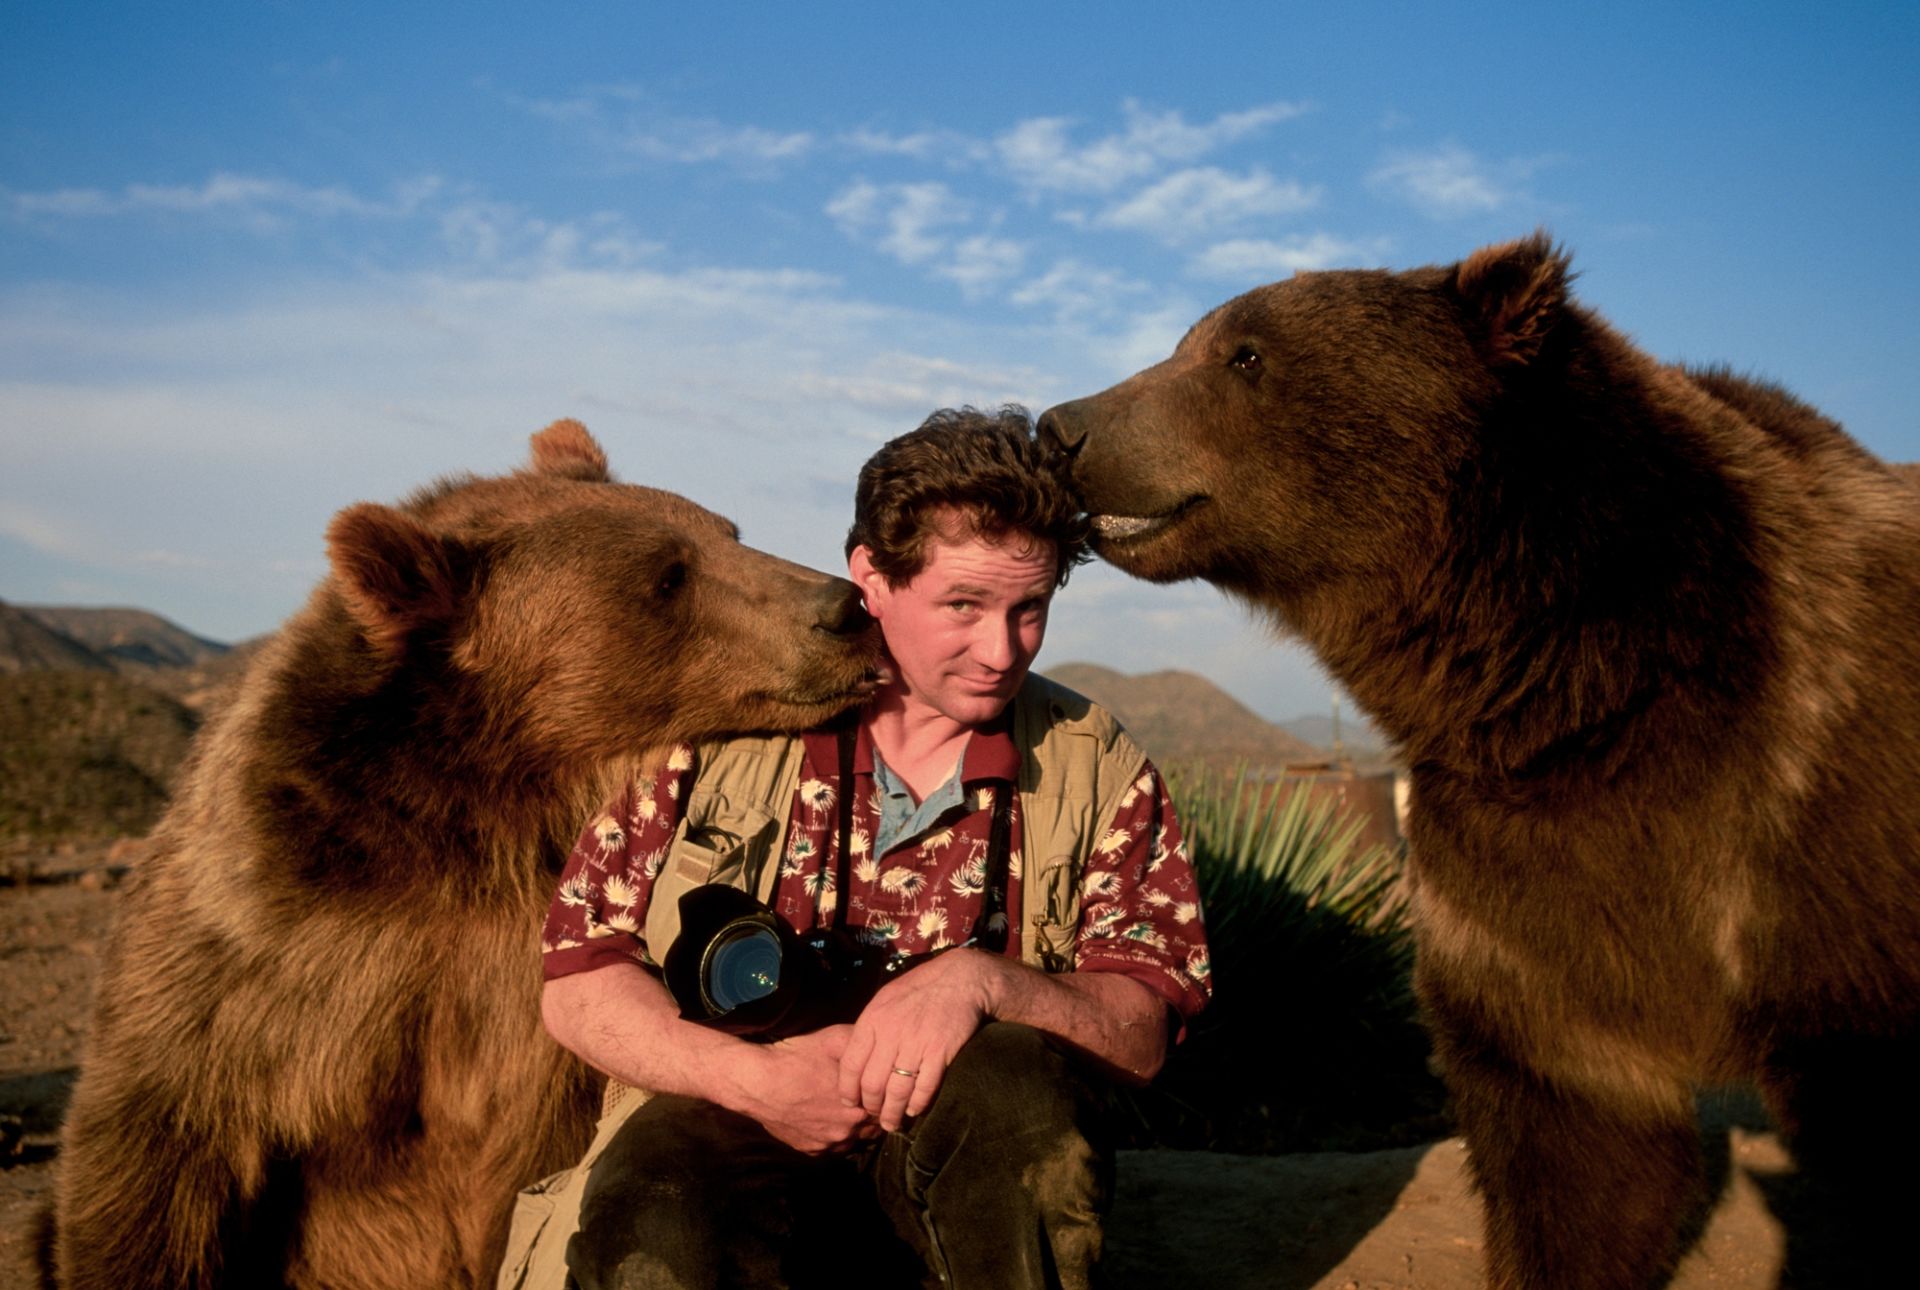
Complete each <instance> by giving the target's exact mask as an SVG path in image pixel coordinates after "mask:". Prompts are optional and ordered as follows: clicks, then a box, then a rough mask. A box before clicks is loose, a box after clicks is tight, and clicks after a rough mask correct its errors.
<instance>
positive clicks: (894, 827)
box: [873, 748, 967, 860]
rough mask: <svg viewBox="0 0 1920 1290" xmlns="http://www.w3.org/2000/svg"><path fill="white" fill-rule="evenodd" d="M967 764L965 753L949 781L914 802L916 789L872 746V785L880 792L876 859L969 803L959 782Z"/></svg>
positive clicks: (874, 842)
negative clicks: (920, 800) (896, 772)
mask: <svg viewBox="0 0 1920 1290" xmlns="http://www.w3.org/2000/svg"><path fill="white" fill-rule="evenodd" d="M965 765H966V758H964V757H962V758H961V759H960V760H959V761H957V762H955V763H954V765H953V773H952V774H951V775H949V776H947V782H946V783H944V784H942V785H940V787H938V788H936V789H934V790H933V791H932V792H931V793H928V794H927V798H926V800H925V801H924V802H921V803H919V804H918V805H915V803H914V800H913V790H912V789H910V788H908V787H907V785H906V782H905V781H904V780H902V779H901V778H900V777H899V776H898V775H895V774H894V773H893V771H892V770H891V769H889V768H888V766H887V763H886V762H885V761H884V760H883V759H882V758H881V756H880V750H879V749H878V748H874V749H873V786H874V788H875V790H877V791H878V792H879V794H880V826H879V829H878V830H877V832H876V834H875V836H874V839H873V855H874V858H875V859H876V860H877V859H879V858H880V857H881V856H884V855H886V854H887V852H889V851H891V850H893V849H894V848H895V847H897V846H899V845H900V844H901V843H902V842H911V841H912V840H913V839H915V838H917V837H919V836H920V835H921V834H922V833H925V832H927V831H928V830H929V829H931V828H932V827H933V826H934V825H936V824H938V823H939V822H940V820H941V818H942V817H943V816H945V815H946V814H947V813H948V812H950V811H952V810H954V809H955V808H956V807H963V806H965V805H966V804H967V792H966V789H965V787H964V786H963V785H962V784H961V783H960V771H961V769H962V768H963V767H964V766H965Z"/></svg>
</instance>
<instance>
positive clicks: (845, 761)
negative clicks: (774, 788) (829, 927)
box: [833, 717, 878, 932]
mask: <svg viewBox="0 0 1920 1290" xmlns="http://www.w3.org/2000/svg"><path fill="white" fill-rule="evenodd" d="M859 732H860V720H859V718H858V717H855V718H854V719H853V720H851V721H849V722H847V723H846V724H845V725H843V726H841V727H840V802H839V806H840V851H839V854H838V855H836V856H834V858H833V930H834V931H836V932H844V931H846V930H847V906H848V905H850V904H852V903H853V899H852V896H851V894H850V893H849V892H848V891H847V856H848V854H849V853H851V852H852V850H853V741H854V738H855V736H857V735H858V734H859ZM877 858H878V857H876V859H877Z"/></svg>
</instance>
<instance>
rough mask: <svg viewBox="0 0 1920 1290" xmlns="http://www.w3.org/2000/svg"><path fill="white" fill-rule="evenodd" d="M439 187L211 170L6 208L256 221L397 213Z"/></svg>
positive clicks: (435, 183) (8, 196)
mask: <svg viewBox="0 0 1920 1290" xmlns="http://www.w3.org/2000/svg"><path fill="white" fill-rule="evenodd" d="M444 187H445V185H444V183H443V182H442V181H441V180H440V179H439V178H438V177H437V176H432V175H423V176H420V177H418V178H415V179H411V180H408V181H406V182H404V183H400V184H396V185H395V186H394V187H393V189H392V191H391V193H390V194H389V195H388V196H387V197H385V198H367V197H362V196H360V195H359V194H357V193H354V192H353V191H351V190H350V189H347V188H342V187H339V186H337V185H329V186H325V187H313V186H310V185H305V184H298V183H294V182H293V181H291V180H286V179H278V178H269V177H264V176H259V175H238V174H232V173H229V172H225V171H220V172H216V173H215V174H213V175H212V176H210V177H208V178H207V179H206V180H205V181H204V182H202V183H199V184H142V183H135V184H127V185H125V186H124V187H122V188H119V189H113V190H110V189H102V188H62V189H56V190H53V191H50V192H6V193H5V202H6V206H7V209H8V210H10V211H11V212H12V213H13V214H14V215H15V216H16V217H17V218H21V219H104V218H110V217H114V216H127V215H146V214H171V215H188V216H218V217H224V218H229V219H234V220H237V221H238V222H241V223H244V224H251V225H254V226H256V227H260V228H277V227H280V226H281V225H282V224H283V223H284V221H285V219H286V217H288V216H294V215H298V216H307V217H310V218H319V219H329V218H336V217H353V218H362V219H397V218H404V217H406V216H409V215H412V214H414V213H416V212H417V211H419V210H420V209H421V207H422V206H423V205H425V204H426V203H427V202H428V201H429V200H430V199H432V198H433V197H434V196H435V195H436V194H438V193H439V192H441V191H442V189H443V188H444Z"/></svg>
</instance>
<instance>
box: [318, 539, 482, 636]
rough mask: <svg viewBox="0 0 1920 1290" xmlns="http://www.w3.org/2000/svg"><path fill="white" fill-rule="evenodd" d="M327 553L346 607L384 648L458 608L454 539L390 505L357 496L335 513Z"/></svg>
mask: <svg viewBox="0 0 1920 1290" xmlns="http://www.w3.org/2000/svg"><path fill="white" fill-rule="evenodd" d="M327 557H328V559H329V560H330V561H331V562H332V564H333V578H334V584H335V586H336V587H337V588H338V589H339V592H340V598H341V599H342V600H344V601H345V602H346V605H347V612H348V613H350V614H352V615H353V617H354V619H355V621H357V622H358V623H359V624H360V625H361V627H362V628H364V629H365V630H366V633H367V636H368V638H369V639H371V640H372V641H373V643H374V644H375V645H376V646H377V647H379V648H381V649H383V650H385V651H387V652H388V653H397V652H398V651H399V648H400V646H401V645H402V644H403V643H404V642H405V640H406V639H407V637H408V636H410V635H412V634H413V633H414V632H416V631H418V630H420V629H422V628H425V627H430V626H435V625H441V624H445V623H448V622H450V621H452V619H453V616H454V614H455V612H456V611H457V610H458V608H459V603H460V597H461V591H460V586H461V574H460V564H461V563H462V561H461V559H460V555H459V551H458V550H457V548H456V546H455V544H454V543H452V542H450V541H448V540H447V539H445V538H442V537H439V536H437V535H436V534H433V533H431V532H428V531H427V529H426V528H424V527H423V526H422V525H421V524H419V523H418V522H417V521H415V520H413V519H412V518H410V517H408V516H407V515H404V514H402V513H401V512H399V511H396V510H394V509H393V508H392V507H390V506H380V505H377V504H375V503H373V502H362V503H360V504H359V505H357V506H349V507H348V508H347V509H346V510H344V511H341V512H340V513H339V514H338V515H336V516H334V517H333V523H331V524H329V525H328V526H327Z"/></svg>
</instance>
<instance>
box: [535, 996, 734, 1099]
mask: <svg viewBox="0 0 1920 1290" xmlns="http://www.w3.org/2000/svg"><path fill="white" fill-rule="evenodd" d="M540 1009H541V1016H542V1018H543V1019H544V1020H545V1022H546V1025H547V1032H548V1033H549V1034H551V1035H552V1036H553V1037H554V1038H555V1039H556V1040H558V1041H559V1043H560V1044H561V1046H562V1047H564V1048H566V1049H568V1050H569V1051H571V1052H573V1053H574V1054H576V1055H577V1056H579V1057H580V1058H582V1059H583V1060H584V1061H586V1062H587V1063H588V1064H589V1065H591V1066H593V1067H595V1068H597V1069H599V1070H602V1071H605V1072H606V1073H607V1074H609V1075H611V1076H613V1077H614V1078H615V1079H617V1080H620V1081H621V1082H622V1083H625V1084H631V1085H633V1086H635V1087H636V1088H644V1089H649V1090H651V1091H653V1092H655V1093H678V1094H681V1095H684V1096H687V1097H698V1098H704V1099H706V1100H707V1101H709V1102H713V1103H716V1104H717V1105H720V1106H725V1107H729V1108H731V1109H734V1110H739V1109H740V1106H739V1103H740V1101H741V1100H742V1098H743V1096H744V1095H745V1085H746V1084H747V1083H750V1082H751V1081H752V1078H753V1075H754V1071H753V1069H752V1068H753V1066H754V1064H755V1063H756V1062H757V1061H759V1060H761V1059H763V1058H764V1057H765V1051H764V1050H763V1049H761V1048H760V1047H759V1046H758V1045H755V1044H750V1043H747V1042H746V1041H744V1040H742V1039H739V1038H736V1037H735V1036H733V1035H729V1034H725V1033H723V1032H721V1031H718V1030H714V1029H712V1028H711V1027H707V1026H698V1025H695V1024H694V1023H692V1022H690V1021H683V1020H681V1018H680V1012H679V1009H678V1008H676V1007H675V1006H674V1002H673V997H672V996H671V995H669V994H668V993H667V988H666V986H665V985H663V984H661V982H660V981H659V979H658V978H656V977H655V976H653V975H652V974H651V973H650V972H648V971H647V970H646V969H645V968H642V967H641V966H639V965H638V964H627V963H614V964H609V965H608V966H606V967H600V968H595V969H594V970H593V971H591V972H579V973H575V974H574V975H572V976H563V977H556V978H555V979H553V980H551V981H549V982H547V984H546V987H545V989H544V990H543V991H542V992H541V996H540Z"/></svg>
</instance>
